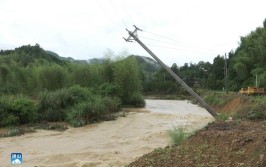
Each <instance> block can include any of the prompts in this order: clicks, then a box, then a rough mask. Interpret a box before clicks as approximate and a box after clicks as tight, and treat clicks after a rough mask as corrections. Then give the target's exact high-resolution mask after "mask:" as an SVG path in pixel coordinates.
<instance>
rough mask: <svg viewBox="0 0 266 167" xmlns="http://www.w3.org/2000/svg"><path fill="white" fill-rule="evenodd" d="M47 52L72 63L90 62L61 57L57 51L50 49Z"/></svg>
mask: <svg viewBox="0 0 266 167" xmlns="http://www.w3.org/2000/svg"><path fill="white" fill-rule="evenodd" d="M46 52H47V53H48V54H49V55H50V56H53V57H56V58H57V59H60V60H63V61H66V62H71V63H81V64H87V63H89V62H88V61H87V60H75V59H73V58H72V57H61V56H59V55H58V54H57V53H55V52H53V51H50V50H46Z"/></svg>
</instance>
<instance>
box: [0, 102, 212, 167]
mask: <svg viewBox="0 0 266 167" xmlns="http://www.w3.org/2000/svg"><path fill="white" fill-rule="evenodd" d="M146 104H147V105H146V108H145V109H130V111H131V112H129V113H128V115H127V117H121V118H118V119H117V120H115V121H108V122H102V123H98V124H93V125H88V126H84V127H81V128H69V129H68V130H66V131H64V132H56V131H45V130H40V131H38V132H37V133H31V134H25V135H23V136H18V137H8V138H2V139H0V166H1V167H2V166H11V165H10V154H11V153H12V152H21V153H22V154H23V163H22V165H20V166H23V167H24V166H25V167H34V166H37V167H95V166H96V167H106V166H107V167H108V166H125V165H126V164H128V163H129V162H131V161H133V160H134V159H136V158H137V157H139V156H141V155H143V154H145V153H148V152H150V151H152V150H153V149H155V148H157V147H165V146H167V145H168V144H169V137H168V136H167V133H166V131H167V130H168V129H170V128H171V127H173V126H182V127H185V128H186V129H187V130H188V131H193V130H196V129H199V128H202V127H204V126H205V125H206V124H207V123H208V122H210V121H212V120H213V118H212V117H211V115H210V114H209V113H208V112H207V111H206V110H205V109H203V108H201V107H198V106H196V105H193V104H191V103H189V102H187V101H177V100H146ZM147 111H148V112H147Z"/></svg>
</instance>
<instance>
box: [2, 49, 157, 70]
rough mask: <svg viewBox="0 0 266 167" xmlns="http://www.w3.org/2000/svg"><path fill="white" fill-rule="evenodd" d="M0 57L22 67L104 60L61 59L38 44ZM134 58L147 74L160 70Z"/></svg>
mask: <svg viewBox="0 0 266 167" xmlns="http://www.w3.org/2000/svg"><path fill="white" fill-rule="evenodd" d="M0 56H8V57H10V58H12V59H13V60H15V61H16V62H18V63H20V64H21V65H22V66H27V65H29V64H30V63H33V62H34V61H36V60H38V61H40V62H45V61H46V62H54V63H56V64H60V65H63V64H65V63H78V64H102V63H104V61H105V59H104V58H92V59H88V60H75V59H74V58H72V57H61V56H59V55H58V54H57V53H55V52H53V51H50V50H44V49H42V48H41V47H40V46H39V44H36V45H34V46H31V45H24V46H21V47H18V48H15V49H14V50H1V51H0ZM132 56H133V57H135V58H136V60H137V62H138V64H139V65H140V66H141V68H142V69H143V70H144V71H145V72H148V73H153V72H155V71H158V70H159V69H160V65H159V64H158V63H157V62H156V61H155V60H153V59H151V58H149V57H145V56H138V55H130V56H129V57H132Z"/></svg>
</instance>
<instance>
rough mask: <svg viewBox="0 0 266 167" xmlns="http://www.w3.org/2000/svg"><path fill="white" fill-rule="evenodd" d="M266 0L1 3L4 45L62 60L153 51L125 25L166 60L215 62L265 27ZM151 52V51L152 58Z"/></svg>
mask: <svg viewBox="0 0 266 167" xmlns="http://www.w3.org/2000/svg"><path fill="white" fill-rule="evenodd" d="M265 6H266V1H265V0H220V1H218V0H216V1H215V0H182V1H181V0H163V1H162V0H23V1H22V0H0V50H1V49H14V48H16V47H19V46H21V45H28V44H30V45H35V44H36V43H38V44H40V46H41V47H42V48H43V49H45V50H51V51H54V52H56V53H58V54H59V55H60V56H63V57H73V58H75V59H85V60H86V59H91V58H96V57H104V54H105V53H106V51H107V49H110V50H112V51H113V52H114V53H115V54H116V55H122V54H125V53H128V54H137V55H142V56H149V54H148V53H147V52H146V51H145V50H144V49H143V48H141V46H140V45H139V44H138V43H136V42H133V43H128V42H125V41H124V40H123V38H122V37H125V38H127V37H128V33H127V31H126V30H125V28H128V29H129V30H131V31H133V30H134V27H133V24H135V25H136V26H138V27H139V28H140V29H143V31H142V32H139V33H138V35H139V39H140V40H141V41H142V42H143V43H144V44H146V45H147V46H148V47H149V48H150V49H151V50H152V51H153V52H154V53H155V54H156V55H157V56H158V57H159V58H161V59H162V61H164V62H165V63H166V64H167V65H172V64H173V63H177V64H178V65H179V66H181V65H183V64H184V63H185V62H187V63H190V62H192V63H198V62H199V61H209V62H211V63H212V60H213V58H214V57H216V56H217V55H224V53H225V52H229V51H230V50H232V49H233V50H234V49H236V47H237V46H238V43H239V41H240V36H245V35H247V34H248V33H250V32H251V31H253V30H255V29H256V27H259V26H260V27H261V26H262V24H263V21H264V19H265V18H266V9H265ZM149 57H150V56H149Z"/></svg>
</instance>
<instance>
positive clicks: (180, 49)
mask: <svg viewBox="0 0 266 167" xmlns="http://www.w3.org/2000/svg"><path fill="white" fill-rule="evenodd" d="M145 44H146V45H148V46H154V47H158V48H165V49H172V50H178V51H191V52H196V53H205V54H214V51H213V52H211V51H201V50H195V49H189V48H188V49H186V48H176V47H168V46H161V45H160V46H159V45H154V44H150V43H146V42H145Z"/></svg>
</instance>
